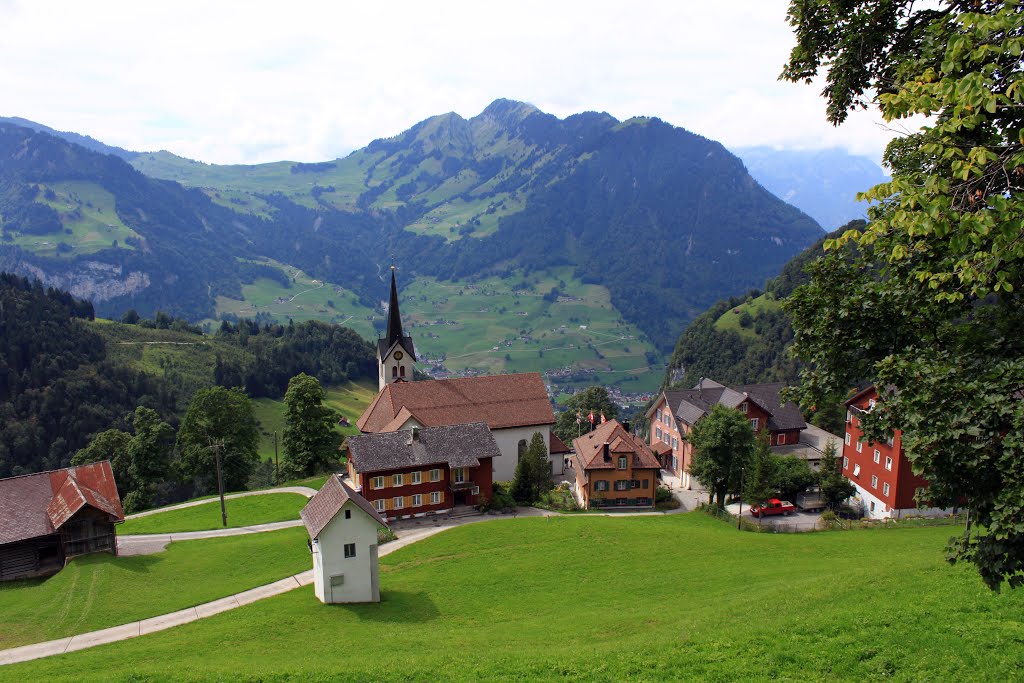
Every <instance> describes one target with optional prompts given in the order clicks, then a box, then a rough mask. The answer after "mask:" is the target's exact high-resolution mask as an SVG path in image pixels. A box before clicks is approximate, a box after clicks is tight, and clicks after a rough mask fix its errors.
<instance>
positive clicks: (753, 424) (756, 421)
mask: <svg viewBox="0 0 1024 683" xmlns="http://www.w3.org/2000/svg"><path fill="white" fill-rule="evenodd" d="M760 423H761V420H760V419H759V418H756V417H752V418H750V426H751V427H753V428H754V431H755V432H756V431H757V425H759V424H760Z"/></svg>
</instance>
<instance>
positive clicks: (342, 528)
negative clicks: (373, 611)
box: [300, 474, 387, 603]
mask: <svg viewBox="0 0 1024 683" xmlns="http://www.w3.org/2000/svg"><path fill="white" fill-rule="evenodd" d="M300 516H301V517H302V521H303V523H304V524H305V525H306V531H308V532H309V539H310V550H311V551H312V553H313V587H314V592H315V593H316V597H318V598H319V599H320V602H325V603H339V602H341V603H343V602H380V575H379V564H378V560H377V530H378V529H379V528H380V527H382V526H384V527H386V526H387V522H385V521H384V519H383V518H382V517H381V516H380V515H379V514H377V512H376V511H375V510H374V509H373V507H372V506H371V505H370V503H369V501H367V500H366V499H365V498H363V497H362V496H361V495H359V493H357V492H356V491H353V490H352V489H351V488H350V487H349V486H348V485H347V484H346V483H345V482H344V481H342V480H341V476H340V475H337V474H335V475H332V476H331V477H330V478H329V479H328V480H327V481H326V482H324V485H323V486H322V487H321V488H320V490H319V491H318V492H317V493H316V495H314V496H313V497H312V498H311V499H310V500H309V502H308V503H307V504H306V507H304V508H302V512H301V513H300Z"/></svg>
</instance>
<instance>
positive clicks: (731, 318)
mask: <svg viewBox="0 0 1024 683" xmlns="http://www.w3.org/2000/svg"><path fill="white" fill-rule="evenodd" d="M780 308H782V302H781V301H779V300H778V299H776V298H775V297H773V296H772V295H771V294H768V293H765V294H762V295H761V296H758V297H756V298H753V299H751V300H750V301H747V302H744V303H742V304H740V305H739V306H736V307H735V308H730V309H729V310H728V311H726V312H725V313H723V314H722V316H721V317H719V318H718V320H716V321H715V329H716V330H718V331H719V332H729V331H732V332H735V333H737V334H738V335H740V336H741V337H746V338H748V339H753V338H754V337H756V336H757V332H756V331H755V330H754V325H753V323H752V322H751V324H750V325H749V326H747V327H744V326H743V325H742V324H741V320H742V319H743V315H744V314H746V315H749V316H750V318H751V320H752V321H753V320H756V319H757V316H758V315H760V314H761V313H766V312H769V311H777V310H779V309H780Z"/></svg>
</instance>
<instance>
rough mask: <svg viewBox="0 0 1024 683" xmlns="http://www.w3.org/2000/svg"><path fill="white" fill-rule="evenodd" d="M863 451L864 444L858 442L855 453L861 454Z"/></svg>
mask: <svg viewBox="0 0 1024 683" xmlns="http://www.w3.org/2000/svg"><path fill="white" fill-rule="evenodd" d="M863 451H864V442H863V441H858V442H857V452H858V453H861V452H863Z"/></svg>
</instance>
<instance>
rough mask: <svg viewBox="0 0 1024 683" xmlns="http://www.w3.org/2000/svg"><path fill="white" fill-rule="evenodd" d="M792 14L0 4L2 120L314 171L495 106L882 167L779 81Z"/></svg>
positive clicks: (577, 6) (554, 1)
mask: <svg viewBox="0 0 1024 683" xmlns="http://www.w3.org/2000/svg"><path fill="white" fill-rule="evenodd" d="M630 5H633V6H632V7H631V6H630ZM787 6H788V2H787V0H731V1H728V0H727V1H723V2H715V3H704V2H695V1H694V0H673V1H670V2H660V1H657V0H655V1H650V2H647V3H623V2H621V1H617V2H604V1H602V0H588V1H587V2H567V1H558V0H545V1H543V2H533V1H532V0H519V1H518V2H515V3H506V4H499V3H490V2H480V1H479V0H476V1H474V2H447V1H446V0H440V1H437V2H422V1H420V2H361V3H354V2H350V1H336V2H330V3H327V2H325V3H314V2H302V1H297V0H291V1H289V2H283V1H281V0H278V1H277V2H255V1H253V2H248V1H247V2H233V3H228V2H209V1H205V2H191V1H186V0H175V1H174V2H167V1H159V0H158V1H139V0H134V1H132V2H112V1H107V0H100V1H99V2H82V1H81V0H79V1H77V2H56V1H50V0H31V1H22V0H0V64H3V68H0V93H2V96H0V97H2V99H0V102H2V104H0V115H6V116H22V117H24V118H27V119H32V120H34V121H38V122H39V123H43V124H46V125H48V126H51V127H53V128H57V129H59V130H71V131H75V132H78V133H83V134H88V135H92V136H93V137H95V138H97V139H98V140H101V141H103V142H106V143H108V144H113V145H118V146H120V147H125V148H128V149H132V150H146V151H148V150H156V149H168V150H170V151H172V152H175V153H176V154H180V155H183V156H186V157H190V158H193V159H199V160H202V161H206V162H211V163H258V162H264V161H276V160H281V159H290V160H296V161H319V160H325V159H331V158H335V157H338V156H344V155H345V154H347V153H348V152H350V151H352V150H353V149H358V148H360V147H363V146H364V145H366V144H367V143H369V142H370V141H371V140H373V139H375V138H379V137H390V136H392V135H395V134H397V133H400V132H401V131H403V130H405V129H406V128H409V127H410V126H411V125H413V124H415V123H416V122H418V121H420V120H422V119H424V118H427V117H428V116H431V115H434V114H440V113H444V112H449V111H455V112H457V113H459V114H461V115H462V116H465V117H467V118H468V117H470V116H474V115H476V114H478V113H479V112H480V111H481V110H482V109H483V108H484V107H486V106H487V104H488V103H490V102H491V101H492V100H494V99H497V98H499V97H506V98H510V99H516V100H523V101H526V102H530V103H532V104H534V105H536V106H537V107H539V108H540V109H542V110H543V111H546V112H550V113H552V114H555V115H557V116H559V117H565V116H568V115H570V114H573V113H577V112H580V111H587V110H595V111H607V112H608V113H610V114H612V115H613V116H615V117H616V118H619V119H625V118H629V117H630V116H637V115H642V116H656V117H659V118H661V119H664V120H665V121H668V122H669V123H672V124H674V125H677V126H682V127H684V128H687V129H689V130H691V131H694V132H696V133H699V134H701V135H704V136H706V137H709V138H712V139H715V140H719V141H721V142H722V143H723V144H725V145H726V146H727V147H738V146H745V145H758V144H767V145H772V146H776V147H785V148H800V149H809V148H810V149H814V148H823V147H843V148H846V149H847V150H849V151H851V152H853V153H856V154H866V155H868V156H871V157H872V158H874V159H876V160H878V159H879V158H880V156H881V152H882V150H883V149H884V147H885V144H886V143H887V141H888V140H889V138H890V137H891V135H892V133H890V132H887V131H886V130H885V129H884V128H883V127H882V125H881V123H882V122H881V118H880V117H879V116H878V115H877V114H876V113H875V112H874V111H872V112H869V113H859V114H856V115H854V116H852V117H851V119H850V120H849V121H848V122H847V123H846V124H844V125H843V126H842V127H841V128H839V129H835V128H833V127H832V126H830V125H829V124H828V123H827V122H826V121H825V113H824V112H825V107H824V103H823V101H822V100H821V98H820V96H819V91H820V86H814V85H810V86H809V85H796V84H792V83H783V82H780V81H778V80H777V78H778V74H779V72H780V71H781V69H782V66H783V64H784V63H785V61H786V58H787V56H788V53H789V50H790V48H791V46H792V42H793V38H792V33H791V29H790V27H789V26H788V24H787V23H786V20H785V17H786V8H787Z"/></svg>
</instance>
